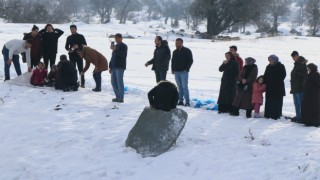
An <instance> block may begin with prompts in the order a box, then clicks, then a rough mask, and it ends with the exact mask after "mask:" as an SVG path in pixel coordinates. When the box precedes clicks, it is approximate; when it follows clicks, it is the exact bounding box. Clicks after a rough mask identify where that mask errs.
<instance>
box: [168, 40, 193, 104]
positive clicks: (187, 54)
mask: <svg viewBox="0 0 320 180" xmlns="http://www.w3.org/2000/svg"><path fill="white" fill-rule="evenodd" d="M192 64H193V57H192V52H191V50H190V49H188V48H186V47H184V46H183V40H182V39H181V38H178V39H176V50H174V51H173V55H172V62H171V69H172V73H173V74H174V75H175V79H176V82H177V85H178V88H179V102H178V105H185V106H190V97H189V88H188V80H189V71H190V68H191V66H192ZM184 99H185V100H186V103H185V104H184V103H183V100H184Z"/></svg>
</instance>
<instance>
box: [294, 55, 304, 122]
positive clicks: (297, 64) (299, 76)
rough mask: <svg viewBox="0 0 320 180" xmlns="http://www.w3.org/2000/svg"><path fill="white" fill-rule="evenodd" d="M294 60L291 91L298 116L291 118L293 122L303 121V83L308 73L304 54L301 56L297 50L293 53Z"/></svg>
mask: <svg viewBox="0 0 320 180" xmlns="http://www.w3.org/2000/svg"><path fill="white" fill-rule="evenodd" d="M291 57H292V59H293V61H294V67H293V69H292V71H291V80H290V83H291V91H290V93H291V94H292V95H293V102H294V106H295V110H296V116H295V117H293V118H292V119H291V121H293V122H298V123H299V122H300V121H301V105H302V99H303V85H304V81H305V79H306V77H307V75H308V71H307V62H308V61H307V60H306V59H305V58H304V57H303V56H299V53H298V52H297V51H293V52H292V53H291Z"/></svg>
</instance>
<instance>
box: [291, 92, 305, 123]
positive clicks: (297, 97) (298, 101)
mask: <svg viewBox="0 0 320 180" xmlns="http://www.w3.org/2000/svg"><path fill="white" fill-rule="evenodd" d="M302 99H303V93H302V92H300V93H294V94H293V102H294V107H295V109H296V121H297V122H300V120H301V105H302Z"/></svg>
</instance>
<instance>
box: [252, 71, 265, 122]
mask: <svg viewBox="0 0 320 180" xmlns="http://www.w3.org/2000/svg"><path fill="white" fill-rule="evenodd" d="M265 91H266V85H265V84H263V76H259V77H258V78H257V80H256V82H255V83H253V92H252V104H253V107H254V116H253V117H254V118H261V117H262V116H261V115H260V106H261V105H262V103H263V93H264V92H265Z"/></svg>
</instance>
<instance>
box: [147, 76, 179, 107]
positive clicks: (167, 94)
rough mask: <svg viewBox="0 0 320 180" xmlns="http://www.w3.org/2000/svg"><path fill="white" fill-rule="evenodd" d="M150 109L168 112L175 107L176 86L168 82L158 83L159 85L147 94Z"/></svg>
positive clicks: (176, 99) (177, 96) (176, 97)
mask: <svg viewBox="0 0 320 180" xmlns="http://www.w3.org/2000/svg"><path fill="white" fill-rule="evenodd" d="M148 98H149V103H150V107H151V108H155V109H157V110H162V111H170V110H172V109H175V108H176V107H177V103H178V100H179V92H178V89H177V86H176V85H175V84H173V83H171V82H170V81H160V82H159V84H158V85H157V86H156V87H154V88H153V89H151V90H150V92H149V93H148Z"/></svg>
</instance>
